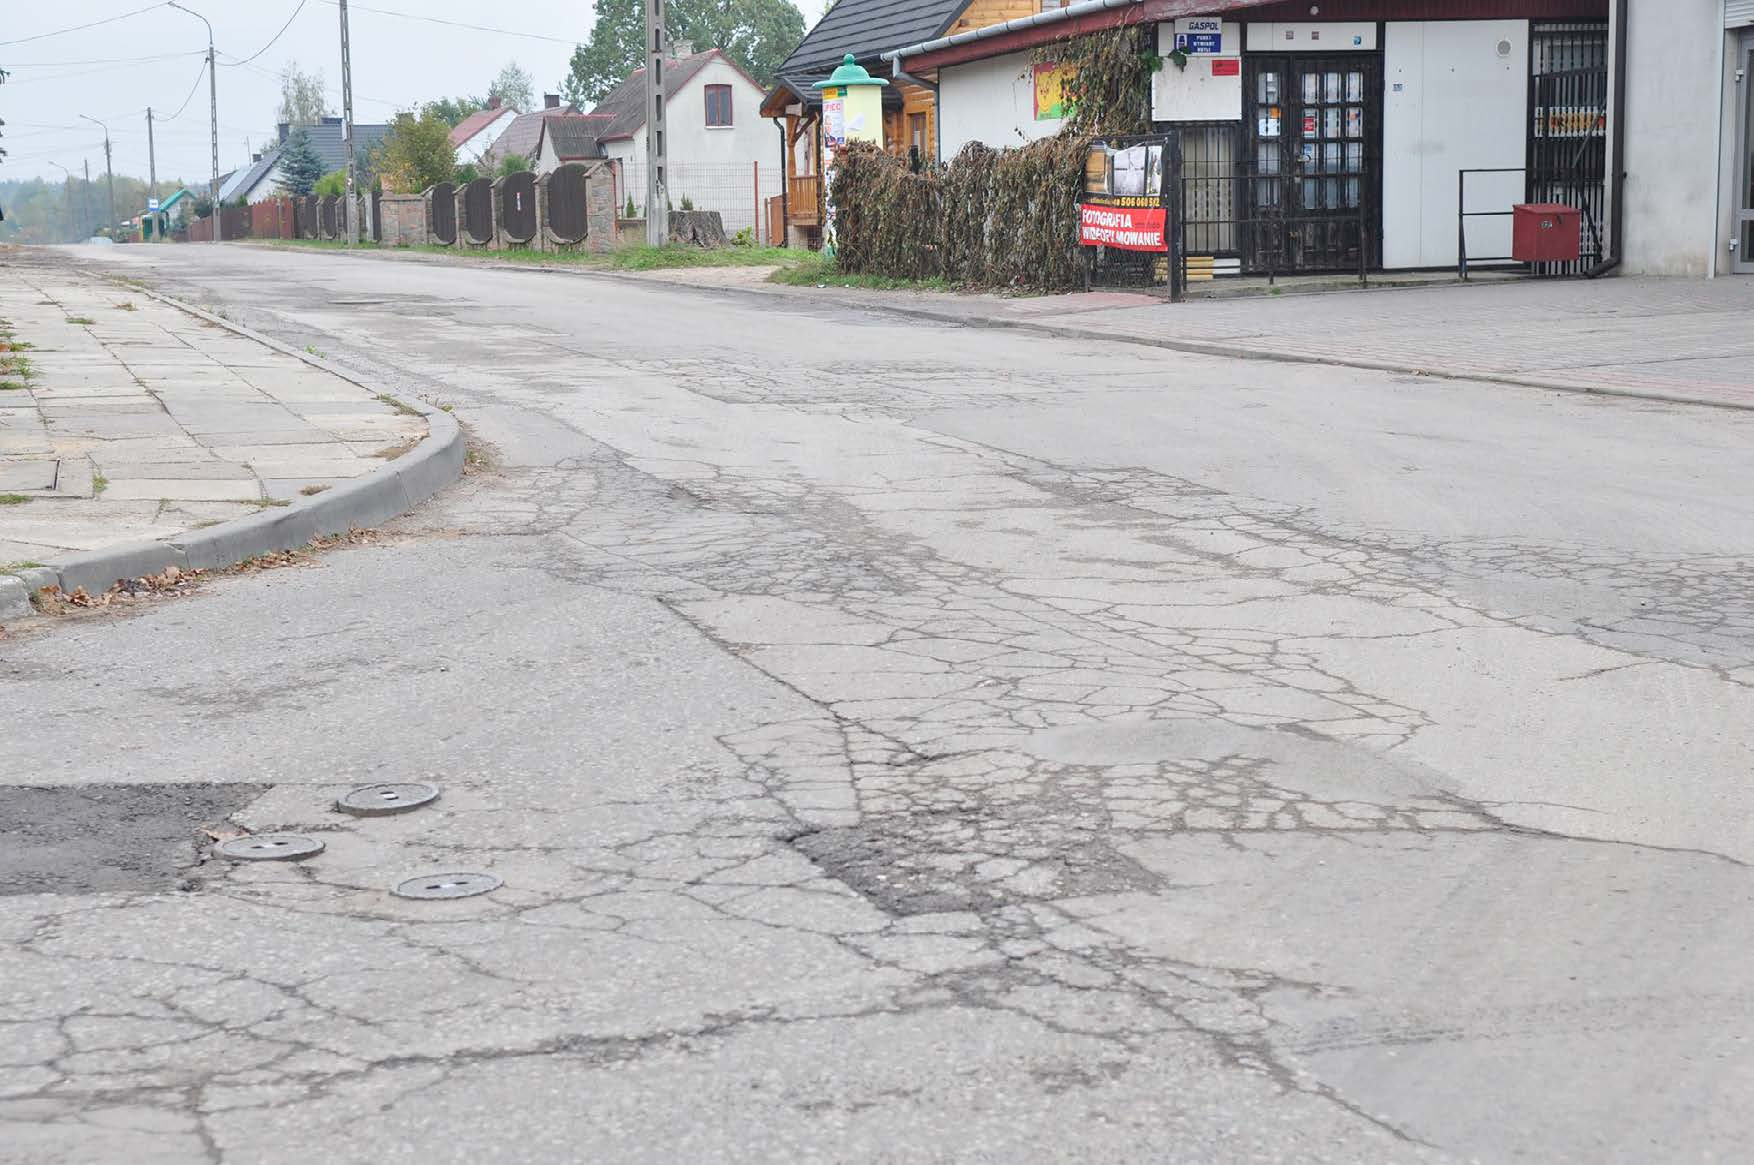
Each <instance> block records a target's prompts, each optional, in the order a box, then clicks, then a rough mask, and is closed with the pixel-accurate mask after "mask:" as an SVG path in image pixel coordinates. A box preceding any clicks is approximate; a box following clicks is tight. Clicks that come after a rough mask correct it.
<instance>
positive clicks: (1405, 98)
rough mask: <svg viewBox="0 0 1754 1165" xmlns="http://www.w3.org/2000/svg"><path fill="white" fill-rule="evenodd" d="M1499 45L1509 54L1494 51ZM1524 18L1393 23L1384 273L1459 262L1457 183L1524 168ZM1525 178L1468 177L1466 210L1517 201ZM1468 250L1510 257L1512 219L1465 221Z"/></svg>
mask: <svg viewBox="0 0 1754 1165" xmlns="http://www.w3.org/2000/svg"><path fill="white" fill-rule="evenodd" d="M1505 45H1508V46H1509V48H1508V51H1505V52H1502V53H1501V52H1500V49H1502V48H1503V47H1504V46H1505ZM1528 71H1529V26H1528V22H1527V21H1523V20H1457V21H1417V22H1391V23H1390V24H1389V26H1388V38H1387V43H1386V44H1385V45H1384V53H1383V266H1385V267H1389V268H1396V267H1449V266H1453V265H1454V264H1455V262H1456V210H1457V207H1456V175H1457V171H1459V170H1464V169H1469V170H1472V169H1484V168H1491V167H1499V166H1506V167H1513V166H1514V167H1520V166H1522V165H1524V164H1525V157H1526V154H1527V148H1528V147H1527V139H1528V124H1529V122H1528V105H1529V99H1528V92H1529V91H1528V85H1529V82H1528ZM1523 196H1524V185H1523V175H1522V174H1520V173H1518V174H1477V175H1471V176H1470V177H1469V178H1468V209H1469V210H1509V209H1510V207H1511V204H1512V203H1515V202H1521V201H1523ZM1468 252H1469V253H1470V254H1473V255H1508V254H1509V253H1510V219H1508V218H1471V219H1469V220H1468Z"/></svg>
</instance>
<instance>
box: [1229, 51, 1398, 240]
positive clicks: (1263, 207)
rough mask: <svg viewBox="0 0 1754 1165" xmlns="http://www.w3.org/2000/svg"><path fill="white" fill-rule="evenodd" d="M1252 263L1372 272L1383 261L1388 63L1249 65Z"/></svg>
mask: <svg viewBox="0 0 1754 1165" xmlns="http://www.w3.org/2000/svg"><path fill="white" fill-rule="evenodd" d="M1244 66H1245V75H1244V78H1243V87H1244V94H1245V96H1246V98H1247V100H1248V105H1249V115H1248V117H1247V118H1246V119H1245V126H1244V128H1245V131H1246V136H1247V139H1248V147H1249V148H1248V151H1247V157H1246V159H1245V161H1244V164H1243V171H1244V173H1246V174H1247V175H1248V181H1247V182H1246V184H1245V188H1244V191H1243V207H1244V210H1245V216H1244V217H1245V219H1246V220H1247V223H1246V225H1247V228H1248V229H1247V231H1246V232H1245V237H1244V240H1243V242H1244V248H1243V264H1244V267H1245V268H1246V269H1247V270H1250V271H1257V272H1278V271H1289V272H1313V271H1362V270H1365V269H1367V268H1370V267H1375V266H1377V265H1378V264H1379V263H1380V261H1381V241H1380V234H1381V222H1382V166H1381V157H1382V57H1381V55H1380V54H1377V53H1345V54H1340V55H1335V56H1301V55H1297V56H1292V55H1288V56H1254V57H1245V58H1244Z"/></svg>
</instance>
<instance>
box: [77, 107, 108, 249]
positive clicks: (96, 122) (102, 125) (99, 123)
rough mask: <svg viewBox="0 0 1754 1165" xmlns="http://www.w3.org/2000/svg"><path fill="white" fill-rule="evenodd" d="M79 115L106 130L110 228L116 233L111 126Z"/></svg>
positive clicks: (105, 155)
mask: <svg viewBox="0 0 1754 1165" xmlns="http://www.w3.org/2000/svg"><path fill="white" fill-rule="evenodd" d="M79 116H80V117H82V118H84V119H85V120H86V121H89V122H91V124H93V125H95V126H97V127H98V128H99V129H101V130H103V131H104V170H105V172H106V173H108V174H109V176H110V228H109V229H110V234H111V235H114V234H115V233H116V171H115V168H114V167H113V166H111V165H110V127H109V126H107V125H105V124H104V123H103V122H101V121H99V120H98V119H97V118H95V117H86V116H85V114H83V113H82V114H80V115H79Z"/></svg>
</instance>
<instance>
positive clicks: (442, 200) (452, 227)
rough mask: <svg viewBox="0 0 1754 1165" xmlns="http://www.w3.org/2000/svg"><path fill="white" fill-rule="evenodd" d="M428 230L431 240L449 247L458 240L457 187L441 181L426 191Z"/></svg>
mask: <svg viewBox="0 0 1754 1165" xmlns="http://www.w3.org/2000/svg"><path fill="white" fill-rule="evenodd" d="M426 206H427V216H426V230H427V234H428V235H429V236H430V237H431V238H430V241H432V242H434V243H438V244H439V245H441V246H445V247H448V246H450V245H451V244H452V243H455V242H456V241H457V188H456V187H455V186H453V185H452V184H451V183H449V182H440V183H439V184H438V185H437V186H434V187H433V188H432V189H431V190H428V191H427V192H426Z"/></svg>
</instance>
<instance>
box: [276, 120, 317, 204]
mask: <svg viewBox="0 0 1754 1165" xmlns="http://www.w3.org/2000/svg"><path fill="white" fill-rule="evenodd" d="M322 176H323V159H321V158H319V157H318V156H317V151H316V147H314V146H312V145H311V138H310V135H309V134H307V133H305V131H304V130H303V129H302V128H301V129H295V130H293V131H292V134H291V136H289V137H288V138H287V139H286V146H285V147H284V148H283V149H282V150H281V151H280V189H281V190H283V191H284V192H286V193H287V194H290V195H292V196H294V197H295V198H303V197H304V196H305V195H307V194H309V193H310V192H311V190H312V189H313V188H314V187H315V186H316V184H317V179H319V178H321V177H322Z"/></svg>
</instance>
